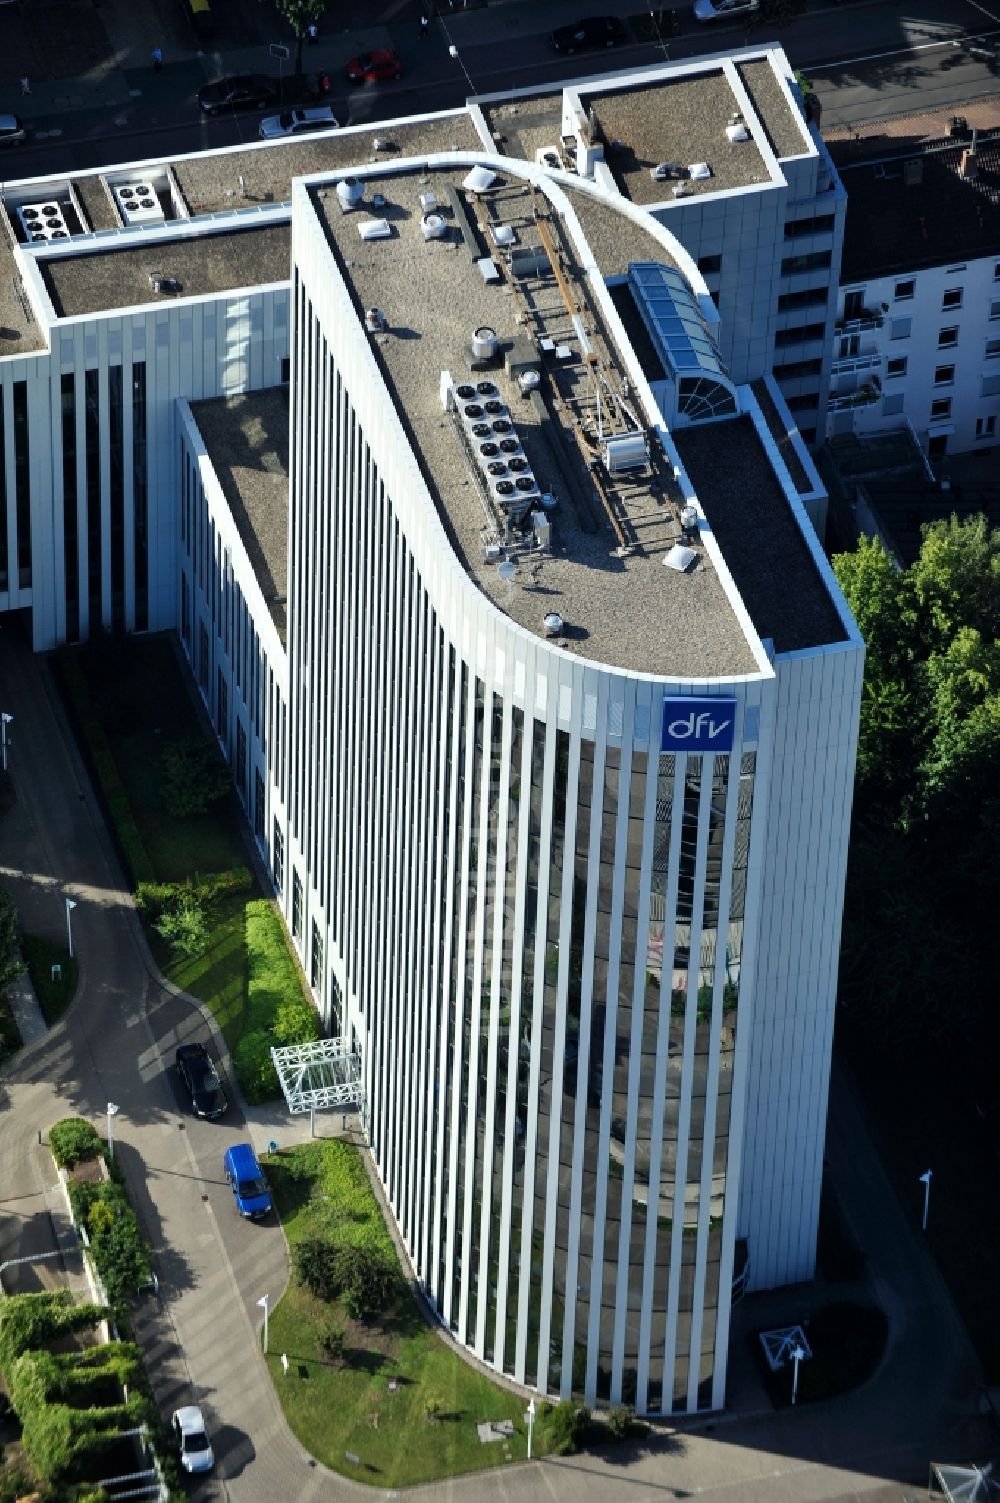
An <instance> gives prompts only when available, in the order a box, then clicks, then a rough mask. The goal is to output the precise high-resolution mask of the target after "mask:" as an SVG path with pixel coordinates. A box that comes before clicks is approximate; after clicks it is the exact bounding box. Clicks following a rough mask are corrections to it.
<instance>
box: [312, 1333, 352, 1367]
mask: <svg viewBox="0 0 1000 1503" xmlns="http://www.w3.org/2000/svg"><path fill="white" fill-rule="evenodd" d="M346 1345H347V1336H346V1334H345V1332H344V1331H343V1330H342V1329H341V1327H340V1326H326V1327H324V1329H323V1330H322V1331H320V1333H319V1346H320V1351H321V1352H322V1353H323V1356H324V1357H326V1359H327V1360H328V1361H329V1362H342V1361H343V1360H344V1349H345V1347H346Z"/></svg>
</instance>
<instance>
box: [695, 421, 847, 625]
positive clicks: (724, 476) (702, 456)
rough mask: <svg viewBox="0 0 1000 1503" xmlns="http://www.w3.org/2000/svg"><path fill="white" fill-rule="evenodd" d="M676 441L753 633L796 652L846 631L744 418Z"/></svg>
mask: <svg viewBox="0 0 1000 1503" xmlns="http://www.w3.org/2000/svg"><path fill="white" fill-rule="evenodd" d="M674 441H675V442H676V444H677V448H678V450H679V451H680V455H681V458H682V459H683V461H684V468H685V469H686V470H687V472H688V475H689V476H690V478H691V482H692V484H693V485H694V488H695V490H696V491H697V493H698V500H699V501H700V502H701V504H702V506H703V507H704V509H705V515H706V517H707V518H708V521H709V525H710V526H711V528H712V531H713V532H714V533H715V536H716V538H717V540H718V542H719V546H720V547H721V549H722V553H723V556H724V557H725V560H726V563H727V564H728V566H729V570H730V573H731V574H732V576H733V580H734V582H735V584H736V588H737V589H738V590H739V592H740V596H741V597H742V599H743V602H744V604H745V605H746V608H747V610H748V611H749V613H750V619H751V620H752V621H753V624H754V626H755V627H756V629H757V632H758V634H759V635H760V636H761V637H770V638H771V640H772V641H773V642H774V646H775V650H776V651H777V652H794V651H796V650H797V649H801V648H804V647H819V646H821V645H823V644H825V643H829V642H844V641H846V640H847V633H846V631H845V630H844V625H843V622H842V621H841V619H840V615H839V612H838V611H837V608H836V606H835V605H834V603H833V601H832V599H831V598H830V592H829V590H828V589H827V587H826V585H825V583H824V581H823V579H822V578H821V577H820V574H819V571H818V569H817V568H816V565H815V563H814V561H813V557H812V554H811V553H810V551H809V547H808V545H807V543H806V540H805V538H804V537H803V535H802V532H801V530H800V528H799V526H798V523H797V522H796V520H795V517H794V516H793V515H792V511H791V508H790V507H789V505H788V502H787V501H786V500H785V495H784V492H783V490H782V488H781V486H780V485H779V483H778V479H777V476H776V475H775V473H774V471H773V469H772V468H771V466H770V464H768V462H767V458H766V456H765V455H764V453H763V450H762V447H761V442H760V439H759V438H758V436H757V430H756V429H755V428H754V426H753V423H752V422H751V421H750V419H749V418H748V417H744V418H738V419H736V421H734V422H728V423H714V424H709V425H708V426H706V427H702V428H681V429H678V430H677V431H676V432H675V434H674Z"/></svg>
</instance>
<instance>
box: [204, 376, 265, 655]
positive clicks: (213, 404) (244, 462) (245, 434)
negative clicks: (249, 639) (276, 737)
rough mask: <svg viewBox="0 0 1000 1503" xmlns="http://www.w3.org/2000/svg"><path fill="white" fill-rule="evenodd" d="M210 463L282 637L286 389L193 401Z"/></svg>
mask: <svg viewBox="0 0 1000 1503" xmlns="http://www.w3.org/2000/svg"><path fill="white" fill-rule="evenodd" d="M191 411H192V413H193V415H194V420H195V422H196V423H197V424H198V431H199V432H200V434H201V436H202V438H203V439H204V442H205V448H206V449H207V450H208V454H209V458H210V459H211V461H212V467H213V469H214V470H215V473H216V475H217V476H218V479H219V483H220V485H221V486H222V489H223V491H224V493H225V497H226V500H227V501H228V503H229V509H230V511H231V512H232V514H233V520H234V521H235V523H236V526H237V529H238V531H239V534H240V538H241V539H242V542H243V546H244V548H245V549H246V551H247V555H248V557H249V559H250V564H251V567H252V568H253V571H254V575H255V576H256V579H257V583H258V584H259V585H260V588H261V592H262V594H263V596H264V599H265V601H266V602H267V607H268V610H269V611H270V613H271V618H272V620H273V621H274V624H275V626H276V627H277V629H278V635H279V636H280V638H281V640H282V642H284V640H285V633H286V629H287V607H286V604H285V592H286V589H287V581H288V388H287V387H285V386H272V387H269V388H268V389H266V390H265V391H250V392H246V393H245V394H244V395H243V396H239V397H213V398H212V399H211V400H209V401H205V402H192V403H191Z"/></svg>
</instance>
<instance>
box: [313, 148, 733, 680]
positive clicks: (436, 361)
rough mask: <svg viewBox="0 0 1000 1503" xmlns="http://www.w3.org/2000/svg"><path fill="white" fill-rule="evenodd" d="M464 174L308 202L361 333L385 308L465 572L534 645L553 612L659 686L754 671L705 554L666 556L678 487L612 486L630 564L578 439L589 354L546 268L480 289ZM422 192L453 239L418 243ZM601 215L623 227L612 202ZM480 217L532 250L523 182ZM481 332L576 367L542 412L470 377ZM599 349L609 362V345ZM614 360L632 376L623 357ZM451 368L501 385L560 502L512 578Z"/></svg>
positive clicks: (545, 483)
mask: <svg viewBox="0 0 1000 1503" xmlns="http://www.w3.org/2000/svg"><path fill="white" fill-rule="evenodd" d="M465 172H466V169H465V168H461V169H459V170H449V171H438V172H432V173H430V174H429V175H426V174H420V175H419V176H418V175H417V174H398V175H396V176H393V177H389V178H386V177H382V178H380V179H379V180H378V182H377V184H376V183H375V182H374V181H370V182H369V184H368V193H369V195H370V193H371V191H372V190H373V189H376V188H377V191H378V192H379V193H380V194H381V195H383V196H384V198H385V200H386V202H385V203H384V204H381V205H379V206H377V207H371V206H370V204H369V203H368V202H366V204H365V205H364V207H363V208H362V209H361V210H360V211H359V212H355V213H351V214H344V213H343V212H342V211H341V209H340V205H339V202H338V200H337V197H336V194H335V192H334V191H333V187H332V185H331V186H330V187H320V186H317V187H314V188H313V189H312V199H313V203H314V205H315V207H316V210H317V212H318V213H319V215H320V218H321V220H322V221H323V223H324V224H325V227H326V231H327V237H328V240H329V243H330V245H331V247H332V249H333V252H334V255H335V257H336V259H337V262H338V264H339V267H340V270H341V273H342V275H343V276H344V279H345V281H346V283H347V285H348V287H349V288H350V289H351V291H352V294H353V297H354V301H355V307H356V311H357V314H358V318H359V328H360V327H361V320H362V318H363V313H364V310H365V309H366V308H370V307H378V308H379V309H381V310H382V311H383V313H384V315H385V318H386V320H387V324H388V329H387V331H386V332H384V333H381V334H377V335H375V336H370V335H367V334H365V335H363V337H365V338H371V339H372V349H373V351H374V353H375V356H376V360H377V361H378V363H379V365H380V367H381V370H382V373H383V377H384V379H385V381H386V383H387V386H388V388H389V391H390V393H391V394H392V397H393V399H394V402H395V405H396V410H397V413H398V414H399V417H400V421H401V423H402V425H403V427H404V429H405V431H406V432H407V436H408V438H409V440H410V442H411V444H412V446H413V449H414V452H415V454H416V455H417V458H418V460H419V462H420V463H421V467H422V469H423V473H424V476H425V479H426V480H427V483H428V486H429V489H430V491H431V495H432V496H433V498H434V500H435V502H436V504H437V507H438V513H439V516H440V517H441V520H442V523H443V525H444V527H445V530H446V532H447V534H448V536H449V538H450V540H451V543H452V546H453V547H454V549H455V552H456V554H457V556H458V558H459V559H460V561H461V563H462V564H463V566H464V568H465V570H466V572H467V573H468V574H469V575H470V577H471V578H472V579H473V580H474V581H475V582H476V584H477V585H478V587H479V588H480V589H481V590H483V592H484V593H485V594H487V595H488V596H489V597H490V599H491V600H493V602H494V603H495V604H496V605H497V606H498V607H499V608H500V609H501V610H502V611H504V612H505V613H506V614H507V615H509V616H510V617H512V618H513V619H514V620H515V621H517V622H518V623H519V624H520V625H522V626H524V627H525V628H527V629H528V630H529V631H532V632H534V633H536V634H538V635H539V636H541V635H543V627H542V618H543V617H544V616H545V614H546V613H547V612H550V611H557V612H558V613H559V614H560V615H561V616H562V617H563V619H564V622H565V623H566V630H565V633H564V635H563V636H562V637H560V639H559V641H560V645H562V646H564V647H565V648H566V649H567V650H568V651H569V652H571V653H574V654H577V655H579V656H580V657H584V658H590V659H593V660H595V661H598V662H603V663H609V664H613V665H615V666H616V667H619V668H626V669H633V670H635V671H639V672H644V673H651V674H661V675H663V676H677V677H691V678H706V677H715V676H726V675H732V674H744V673H753V672H755V671H756V668H757V664H756V660H755V658H754V656H753V654H752V652H751V650H750V647H749V644H748V642H747V640H746V637H745V635H744V632H743V629H742V627H741V625H740V622H739V620H738V618H737V616H736V613H735V611H734V610H733V607H732V605H731V603H730V601H729V598H728V596H727V595H726V593H725V590H724V588H723V585H722V583H721V581H720V580H719V578H718V576H717V575H716V573H715V571H714V569H713V567H712V565H711V563H710V561H709V560H708V558H707V557H705V556H704V555H703V556H701V558H700V560H699V563H698V566H697V568H696V569H695V570H694V571H693V573H691V574H688V575H682V574H678V573H676V572H675V571H674V570H672V569H668V568H665V567H664V564H663V558H664V555H665V554H666V552H667V550H668V548H669V547H670V546H671V544H672V543H673V542H675V541H677V540H678V539H679V535H680V529H679V526H678V525H677V520H676V513H675V509H674V506H673V504H672V502H668V501H667V498H666V493H667V492H668V491H669V481H661V482H660V483H659V485H658V486H654V487H651V486H650V483H649V479H648V478H644V479H643V480H642V482H641V483H640V482H635V481H622V482H620V483H618V484H617V486H616V489H615V494H616V497H617V500H618V502H619V503H620V505H621V507H622V509H623V511H624V513H625V514H627V516H628V517H629V518H630V519H631V525H632V527H633V528H634V536H635V537H636V539H638V542H639V546H638V548H637V549H636V550H635V551H633V552H630V553H629V554H627V555H626V556H621V555H620V553H619V551H618V538H617V537H616V534H615V532H614V530H613V528H612V525H611V522H610V520H609V519H608V516H607V513H606V511H605V509H604V506H603V504H602V501H601V498H600V495H599V494H598V491H597V488H596V486H595V484H594V480H593V478H592V475H591V473H590V469H589V467H588V462H587V460H588V458H589V457H590V454H591V453H596V449H593V450H588V446H587V444H586V442H585V441H578V437H577V435H578V433H579V432H580V420H581V417H582V415H584V414H585V413H586V412H588V411H590V410H595V409H596V404H594V403H593V400H592V377H591V369H590V367H589V366H588V365H587V364H586V363H585V361H584V360H583V359H581V349H580V343H579V340H578V338H577V335H576V333H575V331H574V328H573V326H572V323H571V320H570V315H569V313H568V312H567V310H566V308H565V305H564V303H563V301H562V297H561V294H560V291H559V288H558V287H557V285H556V281H555V278H554V277H553V276H552V274H551V272H549V273H547V274H544V275H541V276H536V277H532V278H531V279H530V280H529V282H528V283H527V284H525V287H524V289H523V290H518V291H515V289H514V286H513V285H512V282H511V280H510V279H509V278H508V277H507V276H506V275H504V276H502V277H501V278H500V279H499V280H498V281H497V282H495V283H493V284H487V283H485V282H484V281H483V278H482V275H481V274H480V271H479V269H478V266H477V264H476V260H475V259H474V257H473V255H472V254H471V252H470V248H469V246H468V245H467V243H466V242H465V240H464V238H463V237H462V236H461V235H460V234H459V233H458V230H457V227H456V218H455V217H454V216H453V214H452V213H451V211H450V209H449V208H448V207H447V190H448V188H452V189H454V190H458V189H459V187H460V184H461V182H462V179H463V177H464V176H465ZM421 179H423V180H421ZM428 189H430V190H432V191H433V192H434V193H435V194H436V196H437V198H438V200H439V205H445V207H444V216H445V219H446V224H447V226H448V233H447V238H445V239H438V240H429V241H425V240H424V239H423V237H422V235H421V232H420V217H421V206H420V202H419V195H420V194H421V193H425V192H427V191H428ZM581 196H582V195H581ZM459 202H460V203H462V204H464V206H465V211H466V216H467V218H468V217H471V218H472V219H473V220H474V219H475V215H476V206H475V205H474V204H472V202H471V201H470V200H469V199H468V198H467V197H466V198H462V197H461V195H460V198H459ZM544 207H546V208H547V207H548V201H547V200H545V201H544ZM606 212H608V213H610V214H612V215H614V216H615V217H617V218H622V219H623V216H621V215H620V214H619V211H618V210H617V209H616V208H615V207H614V203H613V200H611V199H610V198H609V199H608V200H607V211H606ZM479 213H480V215H481V216H482V219H483V221H484V223H485V221H486V219H487V218H488V219H490V220H491V221H493V222H501V223H503V224H505V225H508V226H510V227H511V228H513V229H514V231H515V233H516V235H517V238H518V246H519V247H520V248H525V247H529V246H533V245H537V244H538V242H539V232H538V229H537V225H536V224H535V222H534V219H533V213H532V195H531V194H530V193H526V192H525V187H524V184H523V183H522V182H521V181H520V180H517V179H511V180H507V179H503V178H502V177H501V179H500V180H499V182H498V184H497V185H496V186H495V187H494V188H492V189H491V190H489V191H488V192H487V193H486V194H484V195H483V196H482V202H481V206H480V209H479ZM374 216H377V217H383V218H386V219H387V220H388V221H389V223H390V225H391V227H392V235H391V237H390V238H387V239H380V240H362V239H361V237H360V235H359V233H358V223H359V221H360V220H363V219H367V218H369V217H374ZM623 222H624V221H623ZM624 233H625V235H626V236H631V235H633V234H634V230H633V227H632V226H631V225H630V224H625V229H624ZM553 235H554V236H555V237H556V238H557V239H558V242H559V246H560V252H561V259H562V268H563V273H564V279H565V282H566V285H567V286H568V287H571V288H572V289H573V292H574V295H575V296H577V297H578V298H580V299H581V300H583V302H584V303H586V299H585V297H584V291H583V289H582V286H581V273H580V271H579V267H578V265H577V264H576V260H575V257H574V256H573V254H572V247H571V246H570V245H569V241H568V237H567V236H566V235H565V233H564V232H563V231H562V229H561V228H560V224H559V222H555V223H553ZM485 245H486V242H485V240H484V243H483V245H481V246H479V247H477V249H478V250H479V251H480V252H481V253H485ZM494 255H495V256H496V258H497V261H498V262H499V261H500V256H499V253H498V252H496V251H495V250H494ZM583 318H584V323H585V325H586V327H587V329H588V330H589V332H590V338H591V340H592V341H593V342H596V341H598V339H602V340H606V339H607V335H606V331H605V332H602V329H601V327H600V325H601V321H600V320H599V319H598V318H597V317H596V314H595V305H594V304H593V301H592V300H591V301H590V302H589V303H586V307H585V313H584V315H583ZM483 324H489V325H491V326H492V327H493V328H495V329H496V330H497V333H498V335H499V336H500V339H501V341H505V340H510V339H512V338H513V337H515V336H521V337H522V338H523V337H524V335H525V334H526V333H527V334H538V333H539V331H540V330H542V329H544V330H545V331H546V336H548V335H551V336H552V337H554V338H555V339H556V340H564V341H565V342H566V344H567V345H569V346H570V348H571V351H572V355H571V358H570V359H568V360H566V361H564V362H558V361H557V360H556V359H555V357H554V356H551V355H550V356H546V355H543V356H541V360H542V370H543V375H542V386H541V391H542V393H543V394H544V402H542V403H532V402H530V401H526V400H524V399H523V398H522V397H521V395H520V393H519V391H518V388H517V386H516V384H515V383H514V382H513V381H512V380H511V379H510V378H508V377H507V376H506V375H505V373H504V370H503V368H502V367H501V368H499V369H495V368H494V369H490V370H483V371H478V372H476V373H474V374H472V373H470V371H469V369H468V366H467V364H466V351H467V348H468V345H469V341H470V339H471V335H472V332H473V330H474V329H476V328H477V327H478V326H480V325H483ZM602 348H603V349H612V351H613V347H611V346H610V345H609V344H602ZM613 353H615V354H616V353H617V352H613ZM617 363H618V364H619V365H620V366H621V367H622V368H624V361H623V360H621V357H620V356H618V360H617ZM602 368H603V366H602ZM442 370H448V371H450V372H451V374H452V377H453V379H454V381H455V382H456V384H457V383H460V382H463V381H472V382H475V381H477V380H480V379H483V378H487V379H489V380H490V381H492V382H495V383H496V385H497V386H498V387H499V390H500V399H501V400H502V401H503V402H504V403H505V404H506V405H508V406H509V408H510V416H511V418H512V419H513V421H514V423H515V425H516V429H517V434H518V437H519V438H520V440H521V443H522V445H523V448H524V451H525V454H526V455H527V458H528V459H529V461H530V463H531V466H532V469H533V470H534V472H535V474H536V475H537V477H538V479H539V482H540V484H541V486H542V488H543V489H550V490H552V491H553V492H555V494H556V495H557V496H558V497H559V506H558V509H557V510H556V512H555V513H554V517H553V527H552V534H553V546H552V549H551V551H550V552H549V553H548V554H545V555H542V554H540V553H538V552H537V551H536V552H534V553H532V554H531V555H529V556H527V557H525V558H523V559H522V560H521V561H520V562H519V563H518V567H517V573H516V574H515V576H514V578H513V580H511V581H509V582H505V581H504V580H502V579H501V578H500V576H499V575H498V573H497V569H496V566H495V564H493V563H487V562H486V560H485V554H484V544H485V541H486V539H487V536H488V535H489V532H490V530H491V519H490V517H489V515H488V513H487V510H486V506H485V505H484V503H483V502H482V501H481V499H480V494H479V491H478V488H477V485H476V483H475V480H474V478H473V470H472V465H471V463H470V462H469V461H468V460H467V458H466V454H465V450H464V448H463V446H462V442H461V440H460V439H459V437H458V434H457V433H456V431H455V429H454V427H453V424H452V419H451V418H450V416H449V415H447V414H445V413H444V412H443V411H442V407H441V400H440V395H439V381H440V373H441V371H442ZM608 379H609V381H610V382H611V383H612V384H614V382H615V380H616V379H617V377H616V375H615V374H614V373H611V374H609V377H608ZM539 409H541V410H539ZM607 410H609V409H606V411H607ZM660 469H661V472H662V471H664V470H665V469H666V466H665V465H661V467H660Z"/></svg>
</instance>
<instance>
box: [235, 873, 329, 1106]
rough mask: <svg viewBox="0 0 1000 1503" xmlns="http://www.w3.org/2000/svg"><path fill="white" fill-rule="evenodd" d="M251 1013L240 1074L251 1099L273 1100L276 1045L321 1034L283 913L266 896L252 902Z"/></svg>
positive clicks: (238, 1062) (240, 1050) (238, 1051)
mask: <svg viewBox="0 0 1000 1503" xmlns="http://www.w3.org/2000/svg"><path fill="white" fill-rule="evenodd" d="M246 944H247V970H248V980H247V1014H248V1016H249V1019H250V1022H251V1025H252V1026H251V1027H250V1029H249V1030H248V1031H247V1032H246V1033H245V1034H244V1035H243V1037H242V1038H241V1039H240V1041H239V1043H238V1044H237V1045H236V1048H235V1050H234V1051H233V1065H234V1068H235V1070H236V1078H237V1080H238V1081H239V1083H240V1088H241V1089H242V1091H243V1094H244V1095H245V1096H246V1098H247V1100H248V1101H250V1102H253V1103H257V1102H260V1101H269V1100H273V1099H274V1097H275V1096H277V1095H278V1094H279V1092H280V1087H279V1085H278V1077H277V1074H276V1073H275V1069H274V1065H273V1064H272V1062H271V1049H272V1047H275V1048H280V1047H281V1046H282V1045H283V1044H305V1043H309V1042H311V1041H312V1040H313V1039H317V1038H319V1032H320V1030H319V1018H318V1016H317V1014H316V1009H315V1008H314V1007H313V1005H312V1003H311V1002H310V1001H309V1000H308V999H307V997H306V996H305V995H304V994H303V991H302V982H301V980H300V973H299V969H298V966H297V965H296V963H295V959H294V957H293V956H292V954H291V952H290V951H289V948H288V940H287V938H286V937H285V930H284V927H283V925H282V922H281V920H280V918H279V917H278V915H277V913H276V912H275V909H274V907H273V905H272V904H271V903H269V902H268V901H267V899H265V898H259V899H257V900H256V901H255V902H252V903H248V904H247V907H246Z"/></svg>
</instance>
